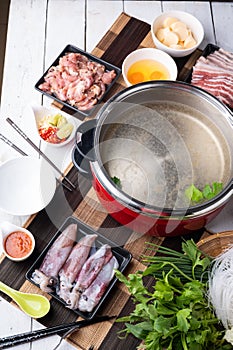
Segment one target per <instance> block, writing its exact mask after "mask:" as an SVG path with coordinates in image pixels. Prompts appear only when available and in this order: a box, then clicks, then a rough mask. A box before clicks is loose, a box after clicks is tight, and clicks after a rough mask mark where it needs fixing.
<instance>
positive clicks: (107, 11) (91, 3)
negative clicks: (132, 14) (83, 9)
mask: <svg viewBox="0 0 233 350" xmlns="http://www.w3.org/2000/svg"><path fill="white" fill-rule="evenodd" d="M122 11H123V1H122V0H119V1H103V0H102V1H101V0H88V2H87V17H86V50H87V51H88V52H91V51H92V50H93V49H94V47H95V46H96V44H97V43H98V42H99V40H100V38H102V37H103V35H104V34H105V33H106V32H107V30H108V29H109V28H110V27H111V25H112V23H113V22H114V21H115V20H116V18H117V17H118V16H119V15H120V13H121V12H122Z"/></svg>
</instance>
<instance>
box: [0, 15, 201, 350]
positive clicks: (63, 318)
mask: <svg viewBox="0 0 233 350" xmlns="http://www.w3.org/2000/svg"><path fill="white" fill-rule="evenodd" d="M141 47H154V44H153V41H152V37H151V34H150V25H149V24H148V23H145V22H142V21H140V20H138V19H136V18H132V17H130V16H128V15H126V14H125V13H122V14H121V15H120V16H119V17H118V18H117V20H116V21H115V23H114V24H113V25H112V27H111V28H110V29H109V31H108V32H107V33H106V34H105V36H104V37H103V38H102V39H101V41H100V42H99V43H98V45H97V47H96V48H95V49H94V50H93V52H92V53H93V54H94V55H96V56H98V57H101V58H102V59H104V60H106V61H108V62H110V63H112V64H115V65H117V66H119V67H120V66H121V64H122V61H123V59H124V57H125V56H126V55H127V54H128V53H129V52H131V51H133V50H135V49H137V48H141ZM200 54H201V51H199V50H197V51H195V53H194V54H193V55H192V56H191V57H188V58H184V59H177V60H176V63H177V65H178V68H179V77H178V79H179V80H184V79H186V77H187V76H188V74H189V73H190V69H191V67H192V66H193V64H194V63H195V60H196V59H197V57H199V56H200ZM124 87H125V86H124V82H123V78H122V77H120V78H119V80H118V81H117V83H116V84H115V85H114V87H113V88H112V89H111V91H110V92H109V94H108V96H107V98H109V97H110V96H112V95H113V94H115V93H116V92H118V91H120V90H121V89H123V88H124ZM68 177H69V179H70V180H71V181H72V182H73V183H75V184H76V185H77V190H75V191H73V192H72V193H71V192H68V191H67V192H66V190H64V189H63V188H62V187H61V186H60V187H58V188H57V190H56V193H55V196H54V198H53V200H52V201H51V203H50V204H49V205H48V206H47V207H46V209H45V210H42V211H41V212H39V213H38V214H37V215H36V216H35V217H34V218H33V219H32V220H31V222H29V223H28V229H29V230H30V231H31V232H32V233H33V234H34V236H35V238H36V249H35V251H34V253H33V255H32V256H31V257H30V258H29V259H28V260H26V261H24V262H21V263H13V262H12V261H10V260H8V259H6V258H5V259H2V261H1V268H0V280H1V281H3V282H5V283H6V284H8V285H10V286H11V287H13V288H16V289H18V290H21V291H25V292H35V293H41V294H42V292H41V291H40V289H38V288H37V287H35V286H34V285H32V284H31V283H30V282H28V281H26V280H25V274H26V272H27V270H28V269H29V268H30V266H31V264H32V263H33V262H34V261H35V259H36V258H37V257H38V255H39V254H40V253H41V251H42V250H43V249H44V247H45V246H46V245H47V243H48V242H49V241H50V239H51V238H52V237H53V235H54V234H55V232H56V231H57V229H58V228H59V227H60V226H61V225H62V224H63V222H64V221H65V219H66V218H67V217H68V216H71V215H74V216H75V217H77V218H78V219H79V220H81V221H82V222H84V223H86V224H88V225H90V226H91V227H92V228H94V229H96V230H97V231H98V232H100V233H101V234H102V235H104V236H106V237H107V238H110V239H111V240H112V241H114V242H115V243H116V244H118V245H119V246H124V247H125V248H126V249H127V250H129V251H130V252H131V253H132V255H133V259H132V262H131V263H130V264H129V266H128V268H127V270H126V271H125V274H128V273H134V272H135V271H137V270H143V269H144V266H143V265H142V264H141V263H140V256H141V254H147V255H149V254H150V252H149V251H147V250H146V245H145V244H144V243H145V242H146V241H150V242H154V243H156V244H163V245H165V246H167V247H172V248H174V249H180V246H181V241H182V237H173V238H166V239H163V238H156V237H151V236H142V235H139V234H136V233H135V232H132V231H131V230H130V229H128V228H126V227H124V226H121V225H120V224H118V223H117V222H116V221H114V220H113V219H112V218H111V217H110V216H109V215H108V214H107V212H106V211H105V210H104V209H103V208H102V206H101V205H100V204H99V202H98V200H97V198H96V196H95V192H94V190H93V189H92V186H91V183H90V181H88V180H87V179H85V178H83V177H82V176H81V175H80V174H78V172H77V171H76V170H75V169H74V168H72V167H71V169H70V171H69V173H68ZM202 234H203V231H198V232H195V233H194V234H193V235H192V238H193V239H194V240H195V241H198V240H199V239H200V238H201V236H202ZM205 235H206V234H205ZM185 237H186V239H189V238H190V237H189V236H185ZM1 295H2V296H3V297H4V298H6V300H8V301H9V302H10V301H11V300H10V299H9V298H8V297H7V296H5V295H3V294H1ZM48 298H50V296H48ZM50 300H51V310H50V312H49V314H48V315H46V316H45V317H44V318H42V319H39V322H41V323H42V324H43V325H45V326H51V325H57V324H60V323H64V322H72V321H74V320H76V319H77V315H76V314H75V313H74V312H73V311H71V310H69V309H66V308H64V306H63V305H62V304H60V303H59V302H58V301H57V300H54V299H53V298H52V299H51V298H50ZM132 308H133V305H132V302H131V299H130V296H129V293H128V291H127V290H126V288H125V287H124V286H123V285H122V284H120V283H117V285H116V286H115V287H114V288H113V290H112V291H111V293H110V295H109V296H108V298H107V300H106V302H105V303H104V306H103V307H102V308H101V310H100V314H110V315H117V316H123V315H127V314H129V313H130V311H131V310H132ZM122 328H124V325H123V324H121V323H114V322H112V321H111V322H110V321H109V322H105V323H104V324H103V323H101V324H96V325H93V326H89V327H87V328H84V329H81V330H79V332H78V333H75V334H73V335H71V336H70V337H69V339H68V341H69V342H71V343H72V344H73V345H74V346H75V347H76V348H77V349H79V350H81V349H83V350H87V349H88V348H89V347H90V345H91V344H95V350H96V349H99V350H106V349H114V350H115V349H117V350H121V349H122V350H123V349H124V350H125V349H136V347H137V345H139V341H138V340H137V339H135V338H134V337H133V336H129V337H128V338H126V339H124V340H120V339H119V337H118V335H117V332H118V331H119V330H120V329H122Z"/></svg>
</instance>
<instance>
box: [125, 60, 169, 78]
mask: <svg viewBox="0 0 233 350" xmlns="http://www.w3.org/2000/svg"><path fill="white" fill-rule="evenodd" d="M169 76H170V75H169V72H168V69H167V68H166V67H165V66H164V65H163V64H162V63H160V62H158V61H155V60H151V59H145V60H140V61H137V62H135V63H133V64H132V65H131V66H130V67H129V70H128V73H127V79H128V81H129V82H130V83H131V84H138V83H142V82H144V81H150V80H167V79H169Z"/></svg>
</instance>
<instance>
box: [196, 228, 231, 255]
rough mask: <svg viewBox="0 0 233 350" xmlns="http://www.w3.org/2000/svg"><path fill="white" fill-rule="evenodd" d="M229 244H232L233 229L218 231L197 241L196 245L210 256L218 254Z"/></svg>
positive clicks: (227, 247)
mask: <svg viewBox="0 0 233 350" xmlns="http://www.w3.org/2000/svg"><path fill="white" fill-rule="evenodd" d="M231 246H233V231H224V232H219V233H216V234H214V235H211V236H209V237H206V238H203V239H201V240H200V241H199V242H198V243H197V247H198V248H199V249H200V250H201V251H202V252H203V253H205V254H207V255H209V256H210V257H212V258H215V257H216V256H218V255H220V254H221V253H223V252H224V250H226V249H229V248H230V247H231Z"/></svg>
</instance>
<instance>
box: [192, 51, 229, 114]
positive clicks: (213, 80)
mask: <svg viewBox="0 0 233 350" xmlns="http://www.w3.org/2000/svg"><path fill="white" fill-rule="evenodd" d="M191 84H192V85H195V86H198V87H200V88H202V89H204V90H206V91H208V92H209V93H211V94H212V95H214V96H216V97H217V98H218V99H219V100H220V101H222V102H223V103H225V104H227V105H228V106H229V107H231V108H233V53H230V52H227V51H225V50H223V49H222V48H220V49H219V50H216V51H214V52H213V53H211V54H210V55H208V56H207V57H206V58H205V57H203V56H201V57H200V58H199V59H198V60H197V62H196V64H195V66H194V67H193V74H192V80H191Z"/></svg>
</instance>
